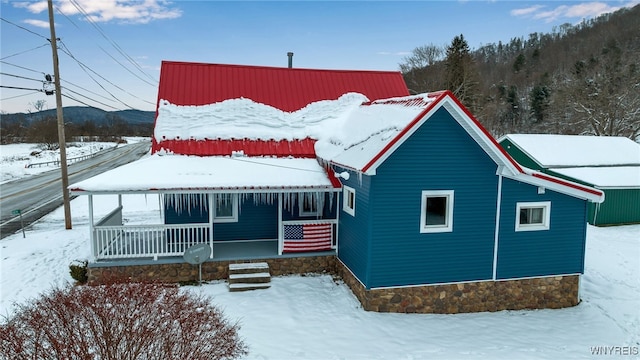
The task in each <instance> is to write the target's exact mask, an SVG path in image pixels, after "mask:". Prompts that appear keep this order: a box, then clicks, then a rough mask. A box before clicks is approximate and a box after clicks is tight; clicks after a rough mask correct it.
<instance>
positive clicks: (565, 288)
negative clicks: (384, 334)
mask: <svg viewBox="0 0 640 360" xmlns="http://www.w3.org/2000/svg"><path fill="white" fill-rule="evenodd" d="M337 267H338V275H339V276H340V277H342V279H343V281H344V282H345V283H346V284H347V285H348V286H349V287H350V288H351V291H353V293H354V295H355V296H356V298H358V300H359V301H360V303H361V304H362V307H363V308H364V309H365V310H368V311H377V312H397V313H435V314H456V313H469V312H482V311H500V310H522V309H557V308H564V307H570V306H575V305H577V304H578V302H579V299H578V282H579V276H578V275H570V276H554V277H543V278H533V279H522V280H505V281H481V282H468V283H458V284H446V285H429V286H413V287H400V288H388V289H372V290H367V289H365V288H364V286H362V284H361V283H360V282H359V281H358V280H357V279H356V278H355V277H354V276H353V274H352V273H351V272H350V271H349V270H348V269H346V268H345V267H344V265H343V264H342V263H340V262H338V264H337Z"/></svg>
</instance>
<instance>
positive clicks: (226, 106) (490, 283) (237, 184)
mask: <svg viewBox="0 0 640 360" xmlns="http://www.w3.org/2000/svg"><path fill="white" fill-rule="evenodd" d="M163 65H164V64H163ZM183 65H184V64H183ZM198 66H202V64H199V65H198ZM270 70H273V69H270V68H268V69H267V70H266V71H270ZM251 71H256V69H251ZM285 71H287V70H285ZM182 73H184V72H182ZM369 75H372V74H369ZM378 75H381V74H378ZM386 75H388V74H385V76H386ZM286 76H287V77H288V76H291V73H286ZM340 76H344V74H342V73H341V74H340ZM373 76H374V77H375V75H373ZM300 78H309V77H308V74H305V75H304V76H300ZM289 79H290V78H289ZM334 80H335V79H334ZM329 83H331V80H329ZM276 85H277V84H276ZM161 86H162V77H161ZM285 87H286V86H285ZM329 88H330V87H329ZM365 88H366V86H365V87H363V88H362V89H363V93H364V91H366V89H365ZM280 91H282V90H280ZM356 92H357V91H356ZM399 92H402V91H399ZM161 96H162V94H161V95H160V96H159V109H158V117H157V120H156V126H155V132H154V145H153V148H154V149H155V150H154V154H153V155H152V156H151V157H148V158H146V159H143V160H140V161H138V162H136V163H133V164H130V165H125V166H123V167H121V168H118V169H115V170H113V171H112V172H109V173H105V174H102V175H100V176H98V177H96V178H92V179H89V180H85V181H83V182H80V183H78V184H74V185H72V186H71V189H72V191H73V192H75V193H77V194H87V195H89V197H90V199H91V197H92V196H93V195H99V194H118V196H122V195H123V194H127V193H140V192H142V193H157V194H160V196H161V199H162V201H163V219H164V224H158V225H156V226H151V227H146V228H144V229H143V230H144V231H143V232H144V233H145V234H143V235H142V234H139V233H137V234H135V235H133V234H132V232H136V231H138V230H139V229H138V228H136V229H132V228H131V227H127V226H126V225H122V224H121V223H122V221H121V213H120V214H119V211H118V209H116V211H114V212H113V213H112V214H111V215H110V217H106V218H105V219H103V220H100V221H98V222H97V223H94V222H93V219H91V227H92V230H91V231H92V241H91V244H92V251H93V254H94V255H95V259H93V261H92V264H91V265H90V274H91V276H92V277H93V278H94V279H96V278H99V277H100V276H101V274H103V272H104V273H106V272H107V271H104V270H105V269H109V270H108V273H110V274H113V273H121V274H124V275H126V276H128V277H132V278H136V277H138V278H140V277H144V276H146V275H145V274H149V273H150V272H151V273H153V274H155V275H157V276H159V277H160V278H162V279H169V278H173V279H177V277H179V274H181V272H182V270H183V269H185V266H187V265H185V264H184V261H182V259H181V258H180V256H181V254H182V253H184V251H185V249H186V248H187V247H188V246H191V245H193V244H196V243H201V242H205V243H209V244H210V245H211V247H212V248H213V254H212V256H211V259H209V261H207V262H206V263H205V264H204V265H203V275H204V276H205V277H208V278H225V277H226V276H228V272H227V270H226V267H227V266H228V265H229V264H233V263H239V262H240V263H242V262H256V261H264V262H267V263H268V264H269V267H270V273H271V274H272V275H279V274H287V273H304V272H331V273H335V274H337V275H339V276H341V277H342V279H343V280H344V281H345V283H346V284H348V285H349V286H350V288H351V289H352V290H353V292H354V294H355V296H356V297H357V298H358V299H359V300H360V302H361V303H362V305H363V308H365V309H367V310H372V311H390V312H424V313H434V312H435V313H457V312H474V311H497V310H503V309H525V308H558V307H566V306H573V305H575V304H577V303H578V302H579V279H580V275H581V274H582V273H583V272H584V256H585V239H586V227H587V220H586V219H587V203H588V202H589V201H592V202H602V201H603V200H604V195H603V193H602V192H601V191H600V190H597V189H593V188H590V187H588V186H585V185H581V184H578V183H574V182H570V181H567V180H563V179H559V178H556V177H553V176H550V175H548V174H543V173H540V172H537V171H533V170H530V169H527V168H524V167H522V166H521V165H519V164H518V163H517V162H515V161H514V160H513V159H512V158H511V157H510V156H509V155H508V154H507V153H506V152H505V151H504V150H503V149H502V148H501V147H500V146H499V145H498V143H497V142H496V140H495V139H494V138H493V137H492V136H491V135H490V134H489V133H488V132H487V131H486V130H485V129H484V128H483V127H482V126H481V125H480V124H479V123H478V121H477V120H475V118H474V117H473V116H472V115H471V114H470V113H469V112H468V110H466V109H465V108H464V106H462V105H461V104H460V102H459V101H458V100H457V99H456V98H455V97H454V96H453V94H451V93H450V92H448V91H445V92H439V93H431V94H421V95H414V96H406V95H405V94H400V95H399V96H398V95H391V96H389V97H387V98H377V99H376V97H374V99H371V97H369V96H367V97H365V96H362V95H360V94H354V93H350V94H346V95H342V96H336V97H327V98H326V99H325V100H321V101H319V102H310V103H308V105H307V106H305V107H303V108H301V109H298V110H293V111H291V110H289V111H281V109H280V110H278V111H275V110H274V109H273V108H272V107H267V106H266V105H263V103H260V102H259V99H258V100H256V99H252V100H249V99H234V98H229V99H227V100H222V101H218V102H216V103H212V104H211V105H197V104H196V105H195V106H194V105H193V104H186V103H183V104H178V105H175V104H174V103H171V102H170V101H167V100H166V99H164V98H163V97H161ZM394 96H396V97H394ZM218 100H220V99H218ZM303 102H304V101H303ZM265 103H266V102H265ZM185 105H190V106H185ZM271 106H273V104H271ZM180 124H182V125H180ZM194 149H195V150H194ZM193 155H197V156H193ZM158 169H162V175H163V176H158ZM132 173H136V174H137V175H136V177H135V178H132V176H131V174H132ZM106 179H110V180H109V181H106ZM90 203H91V201H90ZM120 211H121V209H120ZM149 232H151V233H154V234H155V235H151V236H150V235H149V234H147V233H149ZM114 234H118V235H117V236H120V239H122V238H125V240H118V239H116V236H114ZM122 234H131V235H128V236H123V235H122ZM134 239H153V240H151V242H152V243H153V246H148V245H149V241H148V240H147V241H146V242H139V243H135V241H137V240H134ZM119 241H120V242H119ZM123 241H124V243H126V244H127V245H124V246H123V245H121V244H122V243H123ZM114 244H119V245H118V246H115V245H114ZM140 249H151V251H149V252H144V251H141V250H140ZM123 260H126V261H125V262H123ZM136 267H137V268H136ZM134 268H136V269H137V270H134ZM186 268H188V266H187V267H186ZM167 269H168V270H167ZM165 270H166V272H165Z"/></svg>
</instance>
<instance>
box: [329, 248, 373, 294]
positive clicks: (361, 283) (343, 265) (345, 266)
mask: <svg viewBox="0 0 640 360" xmlns="http://www.w3.org/2000/svg"><path fill="white" fill-rule="evenodd" d="M336 259H338V261H339V262H340V264H342V267H344V268H345V269H347V271H349V273H350V274H351V276H353V278H354V279H356V281H357V282H359V283H360V285H362V287H363V288H364V289H365V290H373V289H367V286H366V285H365V284H364V283H363V282H362V280H360V279H359V278H358V277H357V276H356V274H354V273H353V271H351V269H349V267H348V266H347V265H346V264H345V263H344V262H342V259H340V258H339V257H337V256H336ZM342 280H343V281H344V279H342Z"/></svg>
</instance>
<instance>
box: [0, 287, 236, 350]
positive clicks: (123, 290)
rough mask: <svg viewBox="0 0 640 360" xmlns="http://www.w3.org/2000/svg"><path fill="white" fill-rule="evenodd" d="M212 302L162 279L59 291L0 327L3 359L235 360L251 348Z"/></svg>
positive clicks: (20, 308)
mask: <svg viewBox="0 0 640 360" xmlns="http://www.w3.org/2000/svg"><path fill="white" fill-rule="evenodd" d="M238 329H239V327H238V325H237V324H234V325H231V324H229V322H228V321H227V320H225V319H224V317H223V314H222V313H221V312H220V311H219V310H218V309H217V308H216V307H214V306H213V305H211V301H210V299H208V298H206V297H203V296H197V295H194V294H193V293H189V292H186V291H181V290H180V289H179V288H178V287H175V286H172V287H168V286H163V285H160V284H128V283H121V284H109V285H103V286H68V287H66V288H55V289H53V290H50V291H49V292H48V293H45V294H44V295H41V296H40V297H39V298H37V299H34V300H31V301H30V302H28V303H26V304H24V305H19V306H18V309H17V311H16V313H15V314H14V315H13V316H11V317H10V318H7V319H5V322H4V323H2V324H0V358H2V359H18V360H20V359H101V360H116V359H117V360H121V359H142V360H145V359H194V360H198V359H235V358H237V357H240V356H242V355H245V354H246V353H247V351H246V347H245V345H244V344H243V343H242V341H241V340H240V339H239V337H238V332H237V331H238Z"/></svg>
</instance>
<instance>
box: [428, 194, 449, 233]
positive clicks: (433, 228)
mask: <svg viewBox="0 0 640 360" xmlns="http://www.w3.org/2000/svg"><path fill="white" fill-rule="evenodd" d="M430 197H444V198H445V199H446V209H445V212H446V215H445V219H444V220H445V223H444V225H427V223H426V207H427V198H430ZM454 205H455V202H454V191H453V190H422V195H421V201H420V233H441V232H452V231H453V207H454Z"/></svg>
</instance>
